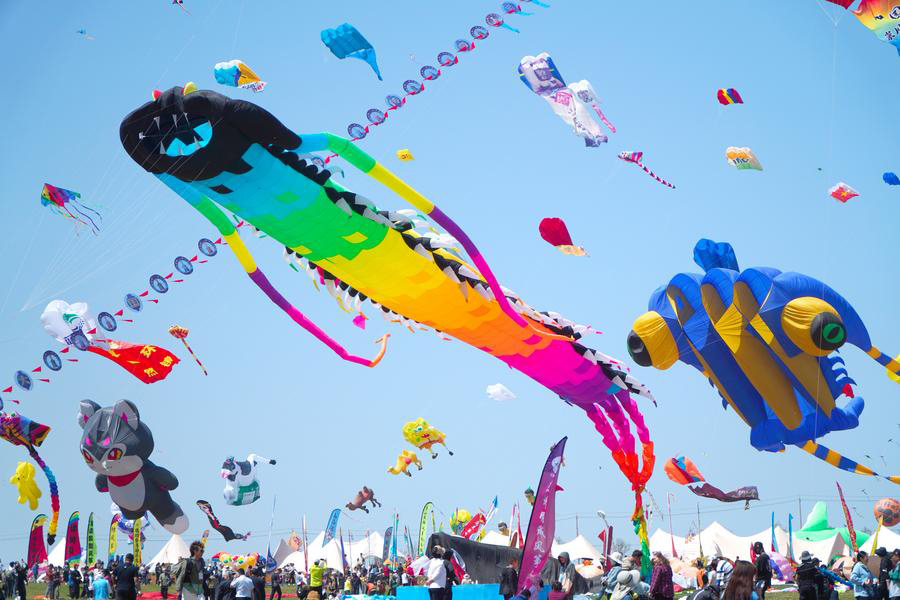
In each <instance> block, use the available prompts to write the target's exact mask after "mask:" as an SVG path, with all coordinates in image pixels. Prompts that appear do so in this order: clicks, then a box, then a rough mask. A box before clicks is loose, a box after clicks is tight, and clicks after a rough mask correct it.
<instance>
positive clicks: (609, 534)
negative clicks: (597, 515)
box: [606, 525, 613, 566]
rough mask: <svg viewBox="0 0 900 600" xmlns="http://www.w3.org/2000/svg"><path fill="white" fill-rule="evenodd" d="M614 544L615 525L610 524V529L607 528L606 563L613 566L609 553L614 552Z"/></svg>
mask: <svg viewBox="0 0 900 600" xmlns="http://www.w3.org/2000/svg"><path fill="white" fill-rule="evenodd" d="M612 545H613V526H612V525H610V526H609V529H607V530H606V564H608V565H610V566H611V563H610V560H609V555H610V553H611V552H612Z"/></svg>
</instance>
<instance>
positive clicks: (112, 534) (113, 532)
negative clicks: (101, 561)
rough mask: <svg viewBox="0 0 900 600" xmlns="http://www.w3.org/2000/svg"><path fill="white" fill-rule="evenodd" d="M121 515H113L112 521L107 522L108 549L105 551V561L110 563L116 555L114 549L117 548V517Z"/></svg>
mask: <svg viewBox="0 0 900 600" xmlns="http://www.w3.org/2000/svg"><path fill="white" fill-rule="evenodd" d="M121 518H122V515H119V514H115V515H113V518H112V521H110V523H109V549H108V550H107V552H106V562H108V563H111V562H112V561H113V559H114V558H115V557H116V550H118V549H119V535H118V533H119V519H121Z"/></svg>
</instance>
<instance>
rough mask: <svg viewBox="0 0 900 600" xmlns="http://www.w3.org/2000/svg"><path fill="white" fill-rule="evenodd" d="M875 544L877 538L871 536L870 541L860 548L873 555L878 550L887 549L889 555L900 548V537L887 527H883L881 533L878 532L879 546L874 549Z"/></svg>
mask: <svg viewBox="0 0 900 600" xmlns="http://www.w3.org/2000/svg"><path fill="white" fill-rule="evenodd" d="M874 543H875V536H874V535H872V536H869V539H867V540H866V543H865V544H863V545H862V546H860V547H859V549H860V550H865V551H866V552H868V553H869V555H872V554H873V553H874V552H875V550H876V549H877V548H885V549H886V550H887V551H888V553H890V552H892V551H893V550H894V548H900V535H898V534H896V533H894V532H893V531H891V530H890V529H888V528H887V527H882V528H881V531H879V532H878V546H876V547H875V548H872V545H873V544H874Z"/></svg>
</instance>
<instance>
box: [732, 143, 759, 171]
mask: <svg viewBox="0 0 900 600" xmlns="http://www.w3.org/2000/svg"><path fill="white" fill-rule="evenodd" d="M725 158H727V159H728V164H729V165H731V166H732V167H734V168H735V169H738V170H739V171H740V170H743V169H755V170H757V171H762V170H763V168H762V165H761V164H759V160H758V159H757V158H756V155H755V154H753V150H751V149H750V148H738V147H736V146H729V147H728V148H726V149H725Z"/></svg>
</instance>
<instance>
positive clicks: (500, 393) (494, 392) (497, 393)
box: [484, 383, 516, 402]
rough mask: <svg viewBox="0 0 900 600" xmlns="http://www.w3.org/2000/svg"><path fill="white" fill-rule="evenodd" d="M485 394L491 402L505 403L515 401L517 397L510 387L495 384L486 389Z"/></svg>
mask: <svg viewBox="0 0 900 600" xmlns="http://www.w3.org/2000/svg"><path fill="white" fill-rule="evenodd" d="M484 391H485V393H486V394H487V396H488V398H490V399H491V400H496V401H497V402H505V401H507V400H515V399H516V395H515V394H513V393H512V392H511V391H510V390H509V388H508V387H506V386H505V385H503V384H502V383H494V384H491V385H489V386H487V387H486V388H485V390H484Z"/></svg>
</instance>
